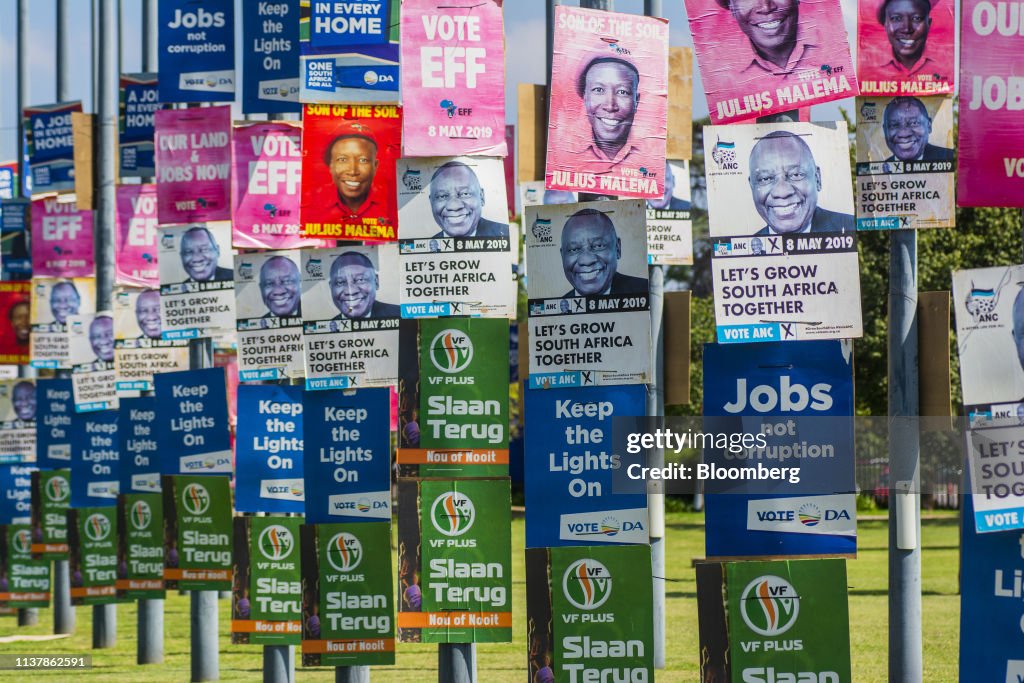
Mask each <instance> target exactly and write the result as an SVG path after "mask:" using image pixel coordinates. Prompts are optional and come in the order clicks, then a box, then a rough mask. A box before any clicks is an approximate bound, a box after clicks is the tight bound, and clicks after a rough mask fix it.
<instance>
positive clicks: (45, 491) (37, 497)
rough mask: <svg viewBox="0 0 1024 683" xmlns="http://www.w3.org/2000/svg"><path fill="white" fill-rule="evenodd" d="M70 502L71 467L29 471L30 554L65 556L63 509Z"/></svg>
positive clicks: (63, 558)
mask: <svg viewBox="0 0 1024 683" xmlns="http://www.w3.org/2000/svg"><path fill="white" fill-rule="evenodd" d="M70 505H71V470H70V469H67V468H64V469H55V470H40V471H38V472H33V473H32V554H33V555H34V556H39V557H42V558H46V559H53V560H66V559H68V525H67V510H68V508H69V507H70Z"/></svg>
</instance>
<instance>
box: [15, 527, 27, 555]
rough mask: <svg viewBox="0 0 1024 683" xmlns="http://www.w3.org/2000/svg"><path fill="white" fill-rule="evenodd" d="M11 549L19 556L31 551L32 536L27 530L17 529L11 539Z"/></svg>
mask: <svg viewBox="0 0 1024 683" xmlns="http://www.w3.org/2000/svg"><path fill="white" fill-rule="evenodd" d="M11 549H12V550H14V552H15V553H18V554H19V555H26V554H28V553H30V552H31V551H32V534H31V533H29V530H28V529H19V530H18V531H17V532H15V534H14V536H13V537H12V538H11Z"/></svg>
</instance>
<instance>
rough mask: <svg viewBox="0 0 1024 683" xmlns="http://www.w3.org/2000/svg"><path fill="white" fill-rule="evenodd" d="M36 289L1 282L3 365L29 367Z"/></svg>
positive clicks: (25, 284) (0, 351) (0, 359)
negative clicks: (31, 298) (33, 301)
mask: <svg viewBox="0 0 1024 683" xmlns="http://www.w3.org/2000/svg"><path fill="white" fill-rule="evenodd" d="M31 292H32V285H31V284H30V283H28V282H3V281H0V363H4V364H10V365H28V363H29V361H30V360H31V356H30V354H29V337H30V335H31V333H32V304H31V301H30V299H29V297H30V296H31Z"/></svg>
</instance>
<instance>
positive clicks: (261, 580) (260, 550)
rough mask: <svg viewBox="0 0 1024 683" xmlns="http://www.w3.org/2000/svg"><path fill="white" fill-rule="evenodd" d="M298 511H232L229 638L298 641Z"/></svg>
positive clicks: (235, 640)
mask: <svg viewBox="0 0 1024 683" xmlns="http://www.w3.org/2000/svg"><path fill="white" fill-rule="evenodd" d="M301 526H302V518H301V517H236V518H235V566H234V571H233V572H232V578H233V581H234V586H233V588H232V591H231V642H232V643H236V644H242V645H245V644H254V645H256V644H258V645H298V644H299V642H300V635H301V634H300V629H299V619H300V618H301V616H302V613H301V605H302V572H301V569H300V561H299V557H300V556H299V527H301Z"/></svg>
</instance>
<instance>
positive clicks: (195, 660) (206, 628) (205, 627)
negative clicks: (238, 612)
mask: <svg viewBox="0 0 1024 683" xmlns="http://www.w3.org/2000/svg"><path fill="white" fill-rule="evenodd" d="M189 598H190V600H191V607H192V609H191V619H190V621H191V622H192V681H193V682H194V683H195V682H197V681H216V680H217V679H219V678H220V659H219V657H218V652H217V630H218V614H217V591H190V592H189Z"/></svg>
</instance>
